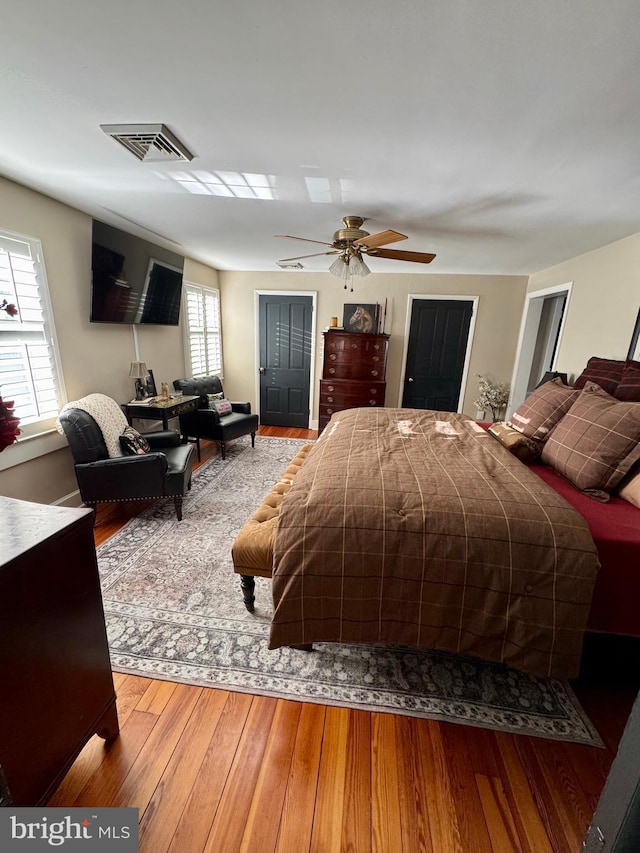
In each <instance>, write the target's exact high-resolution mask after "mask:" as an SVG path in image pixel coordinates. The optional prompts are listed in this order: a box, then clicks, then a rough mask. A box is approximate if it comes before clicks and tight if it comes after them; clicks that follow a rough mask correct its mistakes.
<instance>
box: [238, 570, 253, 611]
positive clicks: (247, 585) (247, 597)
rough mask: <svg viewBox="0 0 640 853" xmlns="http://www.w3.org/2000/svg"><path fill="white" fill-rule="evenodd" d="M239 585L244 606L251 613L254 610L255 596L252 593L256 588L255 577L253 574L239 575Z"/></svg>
mask: <svg viewBox="0 0 640 853" xmlns="http://www.w3.org/2000/svg"><path fill="white" fill-rule="evenodd" d="M240 586H241V588H242V597H243V598H244V606H245V607H246V608H247V610H248V611H249V613H253V611H254V610H255V606H254V605H255V600H256V597H255V595H254V592H255V588H256V579H255V578H254V577H253V575H240Z"/></svg>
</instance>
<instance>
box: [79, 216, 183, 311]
mask: <svg viewBox="0 0 640 853" xmlns="http://www.w3.org/2000/svg"><path fill="white" fill-rule="evenodd" d="M92 241H93V242H92V250H91V317H90V319H91V322H92V323H129V324H141V325H144V324H150V325H157V326H177V325H178V323H179V320H180V301H181V297H182V270H183V266H184V258H182V257H181V256H180V255H177V254H176V253H175V252H171V251H169V250H168V249H164V248H163V247H161V246H156V245H155V244H153V243H148V242H147V241H146V240H143V239H141V238H140V237H136V236H134V235H133V234H128V233H126V232H125V231H120V230H119V229H118V228H114V227H113V226H111V225H106V224H105V223H104V222H99V221H98V220H95V219H94V221H93V235H92Z"/></svg>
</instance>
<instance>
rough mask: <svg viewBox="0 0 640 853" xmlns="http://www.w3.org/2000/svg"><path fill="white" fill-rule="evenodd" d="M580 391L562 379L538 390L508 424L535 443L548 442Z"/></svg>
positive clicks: (553, 380)
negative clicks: (552, 431)
mask: <svg viewBox="0 0 640 853" xmlns="http://www.w3.org/2000/svg"><path fill="white" fill-rule="evenodd" d="M579 395H580V391H577V390H576V389H575V388H571V387H570V386H569V385H564V384H563V382H562V380H561V379H560V378H559V377H556V378H555V379H552V380H551V382H545V383H544V385H540V386H539V387H538V388H536V389H535V391H533V392H532V393H531V394H529V396H528V397H527V399H526V400H525V401H524V403H522V404H521V405H520V406H518V408H517V409H516V411H515V412H514V413H513V414H512V415H511V418H510V419H509V420H508V421H507V426H509V427H511V428H512V429H515V430H516V431H517V432H519V433H521V434H522V435H525V436H526V437H527V438H532V439H534V440H535V441H545V440H546V439H547V437H548V436H549V433H550V432H551V430H552V429H553V428H554V426H555V425H556V424H557V423H558V421H559V420H560V419H561V418H563V417H564V416H565V414H566V413H567V412H568V411H569V409H570V408H571V406H572V405H573V403H574V402H575V401H576V400H577V399H578V396H579Z"/></svg>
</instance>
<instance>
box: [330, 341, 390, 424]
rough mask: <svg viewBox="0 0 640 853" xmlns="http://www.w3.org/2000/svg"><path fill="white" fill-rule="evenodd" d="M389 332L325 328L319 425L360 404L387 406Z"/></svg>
mask: <svg viewBox="0 0 640 853" xmlns="http://www.w3.org/2000/svg"><path fill="white" fill-rule="evenodd" d="M388 343H389V335H367V334H355V333H352V332H325V333H324V358H323V362H322V379H321V380H320V409H319V420H318V427H319V430H320V432H322V430H323V429H324V428H325V426H326V425H327V423H328V421H329V419H330V418H331V415H332V414H333V413H334V412H339V411H342V410H343V409H353V408H357V407H360V406H384V395H385V389H386V381H385V374H386V366H387V348H388Z"/></svg>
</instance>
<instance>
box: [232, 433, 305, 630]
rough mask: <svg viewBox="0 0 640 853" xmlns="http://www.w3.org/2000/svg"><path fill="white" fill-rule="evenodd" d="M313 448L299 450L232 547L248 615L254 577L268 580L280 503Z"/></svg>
mask: <svg viewBox="0 0 640 853" xmlns="http://www.w3.org/2000/svg"><path fill="white" fill-rule="evenodd" d="M312 447H313V444H305V445H303V446H302V447H301V448H300V450H299V451H298V453H297V454H296V455H295V456H294V458H293V459H292V460H291V462H290V463H289V465H288V467H287V469H286V470H285V471H284V472H283V473H282V475H281V476H280V479H279V480H278V482H277V483H276V484H275V486H274V487H273V489H272V490H271V491H270V492H269V494H268V495H267V496H266V498H265V499H264V500H263V501H262V503H261V504H260V506H259V507H258V509H257V510H256V511H255V512H254V514H253V516H252V517H251V518H250V519H249V521H247V523H246V524H245V525H244V527H242V529H241V530H240V532H239V533H238V535H237V536H236V538H235V541H234V543H233V547H232V549H231V556H232V559H233V570H234V572H237V573H238V574H239V575H240V585H241V587H242V595H243V598H244V603H245V607H246V608H247V610H248V611H249V612H250V613H253V611H254V602H255V595H254V591H255V585H256V582H255V577H256V576H258V577H263V578H270V577H271V575H272V573H273V543H274V541H275V536H276V528H277V526H278V515H279V513H280V506H281V505H282V499H283V498H284V496H285V495H286V494H287V492H288V491H289V489H290V488H291V484H292V483H293V478H294V477H295V475H296V473H297V472H298V469H299V468H300V466H301V465H302V463H303V462H304V460H305V459H306V458H307V456H308V454H309V451H310V450H311V448H312Z"/></svg>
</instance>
